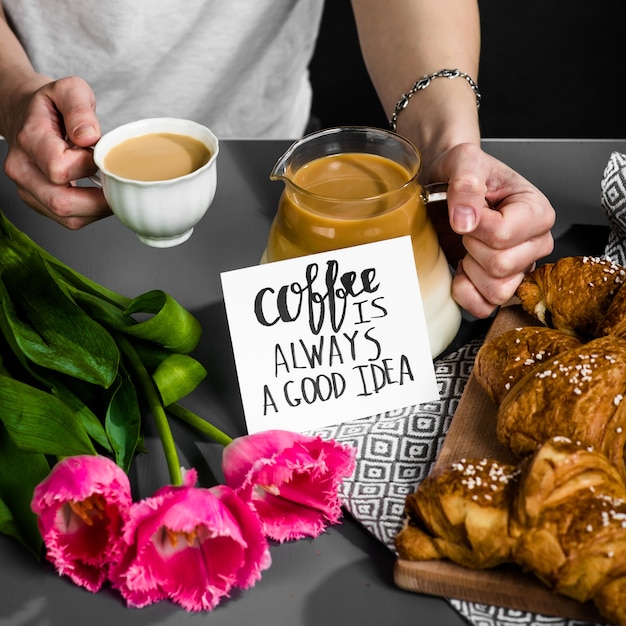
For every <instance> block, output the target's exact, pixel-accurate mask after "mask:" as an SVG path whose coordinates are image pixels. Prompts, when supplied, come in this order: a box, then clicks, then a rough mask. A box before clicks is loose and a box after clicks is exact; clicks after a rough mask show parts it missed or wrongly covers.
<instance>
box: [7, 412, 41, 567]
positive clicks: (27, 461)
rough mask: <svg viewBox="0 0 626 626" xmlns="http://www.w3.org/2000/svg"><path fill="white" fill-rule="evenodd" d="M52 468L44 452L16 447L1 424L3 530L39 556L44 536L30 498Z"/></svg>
mask: <svg viewBox="0 0 626 626" xmlns="http://www.w3.org/2000/svg"><path fill="white" fill-rule="evenodd" d="M49 472H50V467H49V465H48V462H47V461H46V459H45V457H44V455H43V454H36V453H32V452H24V451H23V450H20V449H19V448H17V446H15V444H14V443H13V441H12V439H11V438H10V437H9V436H8V434H7V432H6V430H5V429H4V428H3V427H2V424H0V532H2V533H4V534H6V535H10V536H11V537H14V538H15V539H17V540H18V541H20V542H21V543H23V544H24V545H25V546H26V547H28V548H29V549H30V550H31V551H32V552H33V553H34V554H35V556H37V557H39V556H40V554H41V547H42V540H41V535H40V533H39V528H38V527H37V517H36V515H35V514H34V513H33V512H32V510H31V508H30V501H31V499H32V497H33V491H34V490H35V487H36V486H37V485H38V484H39V483H40V482H41V481H42V480H43V479H44V478H45V477H46V476H47V475H48V473H49Z"/></svg>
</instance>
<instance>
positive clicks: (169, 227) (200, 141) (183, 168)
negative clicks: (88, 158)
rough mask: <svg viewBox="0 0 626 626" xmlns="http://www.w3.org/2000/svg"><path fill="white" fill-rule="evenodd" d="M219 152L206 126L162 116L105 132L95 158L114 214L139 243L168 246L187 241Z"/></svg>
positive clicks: (212, 183)
mask: <svg viewBox="0 0 626 626" xmlns="http://www.w3.org/2000/svg"><path fill="white" fill-rule="evenodd" d="M218 152H219V143H218V140H217V137H216V136H215V135H214V134H213V133H212V132H211V131H210V130H209V129H208V128H207V127H206V126H203V125H201V124H198V123H196V122H193V121H191V120H185V119H178V118H171V117H161V118H150V119H144V120H139V121H137V122H131V123H130V124H125V125H123V126H119V127H117V128H115V129H114V130H111V131H109V132H108V133H106V134H105V135H103V136H102V137H101V139H100V140H99V141H98V143H97V144H96V146H95V148H94V161H95V163H96V165H97V166H98V168H99V170H100V171H99V174H98V178H99V181H100V184H101V186H102V191H103V192H104V197H105V198H106V200H107V202H108V204H109V206H110V207H111V210H112V211H113V213H114V214H115V215H116V216H117V218H118V219H119V220H120V221H121V222H122V223H123V224H124V225H125V226H127V227H128V228H130V229H131V230H132V231H134V232H135V233H136V235H137V236H138V237H139V239H140V241H142V242H143V243H145V244H147V245H149V246H154V247H159V248H166V247H171V246H175V245H178V244H180V243H183V242H184V241H186V240H187V239H188V238H189V237H190V236H191V234H192V232H193V229H194V226H195V225H196V224H197V223H198V222H199V221H200V219H201V218H202V217H203V215H204V214H205V213H206V211H207V209H208V208H209V206H210V204H211V202H212V201H213V198H214V196H215V191H216V188H217V168H216V159H217V155H218Z"/></svg>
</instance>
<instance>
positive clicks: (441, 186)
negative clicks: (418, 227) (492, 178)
mask: <svg viewBox="0 0 626 626" xmlns="http://www.w3.org/2000/svg"><path fill="white" fill-rule="evenodd" d="M420 195H421V196H422V200H423V201H424V204H430V203H431V202H441V201H442V200H447V199H448V183H429V184H428V185H423V186H422V191H421V193H420ZM485 203H486V204H487V206H488V207H489V208H490V209H494V210H495V208H496V207H495V206H494V204H493V202H491V200H489V199H488V198H485Z"/></svg>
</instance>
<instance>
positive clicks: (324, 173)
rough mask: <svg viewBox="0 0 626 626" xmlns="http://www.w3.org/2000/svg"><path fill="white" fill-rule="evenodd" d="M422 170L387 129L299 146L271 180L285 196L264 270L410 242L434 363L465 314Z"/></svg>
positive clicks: (323, 135) (342, 130)
mask: <svg viewBox="0 0 626 626" xmlns="http://www.w3.org/2000/svg"><path fill="white" fill-rule="evenodd" d="M420 166H421V160H420V156H419V154H418V152H417V150H416V149H415V147H414V146H413V144H412V143H410V142H409V141H407V140H406V139H404V138H402V137H400V136H399V135H396V134H395V133H392V132H389V131H386V130H382V129H376V128H368V127H338V128H329V129H325V130H321V131H318V132H315V133H312V134H310V135H306V136H305V137H303V138H302V139H300V140H299V141H296V142H295V143H294V144H293V145H292V146H291V147H290V148H289V149H288V150H287V151H286V152H285V154H283V156H282V157H281V158H280V159H279V160H278V161H277V163H276V165H275V166H274V169H273V170H272V172H271V175H270V178H271V179H272V180H281V181H283V182H284V184H285V188H284V190H283V192H282V194H281V196H280V200H279V204H278V210H277V213H276V216H275V218H274V221H273V223H272V226H271V228H270V233H269V239H268V243H267V248H266V250H265V252H264V253H263V258H262V262H272V261H280V260H284V259H289V258H294V257H299V256H304V255H306V254H313V253H316V252H327V251H329V250H336V249H339V248H346V247H349V246H354V245H358V244H363V243H370V242H374V241H380V240H383V239H391V238H393V237H400V236H403V235H410V236H411V239H412V243H413V253H414V257H415V266H416V268H417V275H418V278H419V285H420V292H421V296H422V300H423V303H424V312H425V316H426V325H427V328H428V335H429V339H430V348H431V352H432V355H433V357H435V356H437V355H438V354H440V353H441V352H443V350H445V348H446V347H448V346H449V345H450V343H451V342H452V340H453V339H454V337H455V335H456V333H457V331H458V329H459V326H460V324H461V312H460V309H459V307H458V305H457V304H456V303H455V302H454V300H453V299H452V295H451V286H452V275H451V273H450V268H449V266H448V263H447V260H446V257H445V255H444V253H443V251H442V250H441V248H440V246H439V240H438V238H437V234H436V231H435V229H434V227H433V225H432V223H431V222H430V219H429V218H428V215H427V211H426V202H427V197H428V193H427V190H425V189H423V188H422V187H421V186H420V184H419V183H418V180H417V177H418V174H419V170H420ZM444 197H445V194H444ZM432 199H434V197H433V198H432Z"/></svg>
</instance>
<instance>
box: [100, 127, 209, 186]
mask: <svg viewBox="0 0 626 626" xmlns="http://www.w3.org/2000/svg"><path fill="white" fill-rule="evenodd" d="M210 158H211V151H210V150H209V148H207V146H206V145H205V144H204V143H203V142H202V141H199V140H198V139H195V138H194V137H190V136H189V135H177V134H174V133H149V134H147V135H140V136H139V137H132V138H131V139H126V140H125V141H122V142H121V143H119V144H118V145H116V146H113V148H111V149H110V150H109V152H107V154H106V155H105V157H104V166H105V167H106V169H107V170H108V171H109V172H111V173H113V174H116V175H117V176H121V177H122V178H131V179H133V180H171V179H172V178H178V177H179V176H186V175H187V174H191V173H192V172H195V171H196V170H197V169H199V168H201V167H202V166H203V165H205V164H206V163H207V162H208V161H209V159H210Z"/></svg>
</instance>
